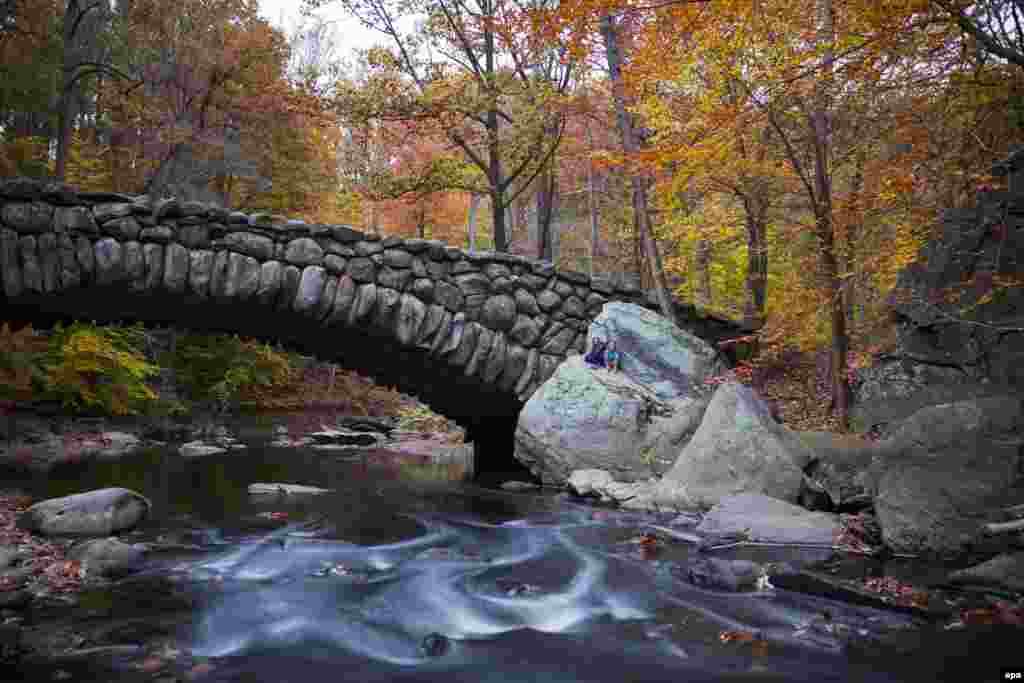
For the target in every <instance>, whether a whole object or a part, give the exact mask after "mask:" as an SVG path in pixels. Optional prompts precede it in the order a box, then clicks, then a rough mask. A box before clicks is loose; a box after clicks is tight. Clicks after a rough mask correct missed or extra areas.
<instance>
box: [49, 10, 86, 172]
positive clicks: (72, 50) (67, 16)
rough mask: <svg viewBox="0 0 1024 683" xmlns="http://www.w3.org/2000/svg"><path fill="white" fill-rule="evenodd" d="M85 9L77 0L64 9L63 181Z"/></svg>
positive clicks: (60, 162)
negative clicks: (78, 36) (77, 36)
mask: <svg viewBox="0 0 1024 683" xmlns="http://www.w3.org/2000/svg"><path fill="white" fill-rule="evenodd" d="M81 14H82V8H81V7H80V6H79V4H78V1H77V0H69V2H68V3H67V5H65V8H64V26H63V30H62V40H63V51H64V54H63V62H64V63H63V65H62V67H61V84H60V91H59V93H58V100H57V161H56V164H55V165H54V170H53V175H54V177H55V178H56V179H57V180H64V177H65V175H66V173H67V163H68V148H69V147H70V146H71V128H72V125H73V124H74V118H75V97H74V95H75V91H76V90H77V87H76V85H75V83H74V82H73V81H72V79H73V78H74V75H75V71H77V69H78V50H77V49H76V47H75V33H77V29H78V27H79V26H80V25H81Z"/></svg>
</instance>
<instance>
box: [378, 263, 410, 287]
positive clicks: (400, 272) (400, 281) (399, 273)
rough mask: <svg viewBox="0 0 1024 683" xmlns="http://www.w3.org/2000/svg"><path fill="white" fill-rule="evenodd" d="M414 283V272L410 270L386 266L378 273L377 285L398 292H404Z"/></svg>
mask: <svg viewBox="0 0 1024 683" xmlns="http://www.w3.org/2000/svg"><path fill="white" fill-rule="evenodd" d="M411 281H412V271H411V270H409V269H408V268H391V267H390V266H384V267H383V268H381V269H380V270H379V271H378V272H377V284H378V285H380V286H381V287H388V288H390V289H395V290H398V291H400V292H401V291H404V290H405V288H406V286H407V285H408V284H409V282H411Z"/></svg>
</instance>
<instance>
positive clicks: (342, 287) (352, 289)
mask: <svg viewBox="0 0 1024 683" xmlns="http://www.w3.org/2000/svg"><path fill="white" fill-rule="evenodd" d="M355 298H356V281H355V280H353V279H352V278H351V277H349V276H348V275H342V276H341V277H340V278H338V291H337V292H336V293H335V295H334V303H333V304H332V306H331V312H330V314H328V316H327V319H326V320H325V321H324V324H326V325H344V324H345V323H346V322H347V321H348V314H349V310H350V309H351V308H352V302H353V301H354V300H355Z"/></svg>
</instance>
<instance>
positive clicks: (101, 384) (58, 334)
mask: <svg viewBox="0 0 1024 683" xmlns="http://www.w3.org/2000/svg"><path fill="white" fill-rule="evenodd" d="M140 335H141V327H136V328H114V327H106V328H101V327H98V326H96V325H94V324H87V323H81V322H78V321H76V322H74V323H72V324H71V325H70V326H69V327H67V328H63V327H62V326H61V325H59V324H58V326H57V328H56V330H55V333H54V335H53V337H52V338H51V339H50V349H49V353H48V354H47V360H46V387H47V393H48V395H49V396H50V397H51V398H55V399H58V400H60V402H61V404H62V405H63V406H64V407H65V408H66V409H69V410H71V411H73V412H76V413H82V412H91V413H103V414H111V415H135V414H137V413H138V412H139V408H141V407H143V406H144V405H146V404H147V403H149V402H152V401H156V400H157V395H156V393H154V392H153V390H152V389H150V388H149V387H148V386H146V378H147V377H150V376H152V375H154V374H156V373H157V372H158V368H157V366H155V365H153V364H152V363H149V362H147V361H146V359H145V357H144V356H143V355H142V352H141V350H140V349H138V348H137V347H136V346H135V343H134V342H135V341H136V340H137V339H138V338H139V337H140Z"/></svg>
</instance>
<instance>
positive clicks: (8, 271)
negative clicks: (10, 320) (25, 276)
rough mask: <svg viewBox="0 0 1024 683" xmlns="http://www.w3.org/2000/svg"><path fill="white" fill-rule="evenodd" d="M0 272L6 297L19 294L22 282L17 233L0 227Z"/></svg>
mask: <svg viewBox="0 0 1024 683" xmlns="http://www.w3.org/2000/svg"><path fill="white" fill-rule="evenodd" d="M0 273H3V282H4V294H6V295H7V297H8V298H14V297H16V296H20V295H21V292H22V290H23V289H24V283H23V281H22V279H21V261H20V259H19V258H18V233H16V232H14V231H13V230H9V229H0Z"/></svg>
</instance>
